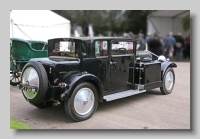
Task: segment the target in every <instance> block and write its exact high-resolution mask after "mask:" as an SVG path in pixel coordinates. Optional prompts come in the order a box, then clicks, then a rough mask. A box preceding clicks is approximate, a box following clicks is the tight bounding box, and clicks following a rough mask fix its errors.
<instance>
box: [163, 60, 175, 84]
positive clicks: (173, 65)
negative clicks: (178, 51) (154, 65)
mask: <svg viewBox="0 0 200 139" xmlns="http://www.w3.org/2000/svg"><path fill="white" fill-rule="evenodd" d="M168 67H173V68H176V67H177V65H176V64H175V63H174V62H169V61H165V62H162V63H161V79H162V80H163V76H164V74H165V71H166V70H167V68H168Z"/></svg>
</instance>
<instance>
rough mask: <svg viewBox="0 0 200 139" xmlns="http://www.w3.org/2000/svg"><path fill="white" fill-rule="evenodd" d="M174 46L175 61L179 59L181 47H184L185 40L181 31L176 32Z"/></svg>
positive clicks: (180, 57)
mask: <svg viewBox="0 0 200 139" xmlns="http://www.w3.org/2000/svg"><path fill="white" fill-rule="evenodd" d="M175 47H176V61H181V60H182V54H183V48H184V47H185V41H184V38H183V37H182V34H181V33H178V34H177V37H176V45H175Z"/></svg>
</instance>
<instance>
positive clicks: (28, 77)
mask: <svg viewBox="0 0 200 139" xmlns="http://www.w3.org/2000/svg"><path fill="white" fill-rule="evenodd" d="M22 84H23V85H25V84H26V85H29V86H32V87H37V88H39V76H38V73H37V71H36V70H35V69H34V68H32V67H29V68H27V69H26V70H25V71H24V73H23V75H22ZM38 90H39V89H38ZM22 91H23V93H24V95H25V96H26V97H27V98H28V99H33V98H35V96H36V95H37V93H38V91H34V92H33V91H32V92H31V91H26V90H22Z"/></svg>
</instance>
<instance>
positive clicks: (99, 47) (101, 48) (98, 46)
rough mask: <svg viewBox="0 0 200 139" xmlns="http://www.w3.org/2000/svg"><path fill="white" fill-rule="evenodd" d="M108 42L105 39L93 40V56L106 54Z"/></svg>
mask: <svg viewBox="0 0 200 139" xmlns="http://www.w3.org/2000/svg"><path fill="white" fill-rule="evenodd" d="M107 44H108V42H107V41H103V40H100V41H95V43H94V45H95V56H96V57H97V56H107V55H108V47H107Z"/></svg>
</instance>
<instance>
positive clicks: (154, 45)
mask: <svg viewBox="0 0 200 139" xmlns="http://www.w3.org/2000/svg"><path fill="white" fill-rule="evenodd" d="M148 47H149V51H151V52H152V53H154V54H156V55H157V56H160V55H162V54H163V47H162V44H161V42H160V40H159V39H158V36H157V34H154V37H153V39H151V40H149V41H148ZM155 59H157V57H155V56H152V60H155Z"/></svg>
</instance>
